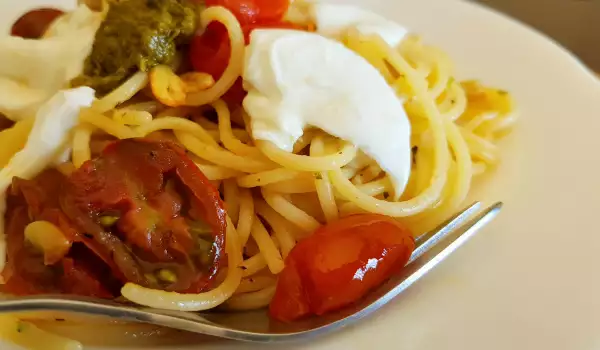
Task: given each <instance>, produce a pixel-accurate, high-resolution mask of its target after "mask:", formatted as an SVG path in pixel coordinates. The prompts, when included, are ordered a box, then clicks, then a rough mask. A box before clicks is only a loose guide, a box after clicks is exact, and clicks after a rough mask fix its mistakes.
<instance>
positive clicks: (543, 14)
mask: <svg viewBox="0 0 600 350" xmlns="http://www.w3.org/2000/svg"><path fill="white" fill-rule="evenodd" d="M472 1H475V2H479V3H481V4H485V5H487V6H489V7H491V8H494V9H497V10H499V11H501V12H504V13H506V14H508V15H510V16H511V17H514V18H516V19H518V20H520V21H521V22H524V23H527V24H529V25H530V26H532V27H534V28H536V29H538V30H540V31H542V32H544V33H546V34H547V35H549V36H550V37H552V38H554V39H555V40H556V41H558V42H559V43H560V44H562V45H563V46H565V47H567V48H568V49H569V50H571V51H572V52H574V53H575V54H576V55H577V56H579V57H580V58H581V60H582V61H583V62H584V63H585V64H587V65H588V66H589V67H590V68H591V69H593V70H595V71H596V72H600V0H472Z"/></svg>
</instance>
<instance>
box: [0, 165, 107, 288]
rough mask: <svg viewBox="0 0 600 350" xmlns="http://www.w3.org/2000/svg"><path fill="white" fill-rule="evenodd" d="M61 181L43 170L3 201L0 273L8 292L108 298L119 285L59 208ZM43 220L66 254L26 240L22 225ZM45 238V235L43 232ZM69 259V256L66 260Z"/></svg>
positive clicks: (19, 184)
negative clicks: (3, 244) (3, 261)
mask: <svg viewBox="0 0 600 350" xmlns="http://www.w3.org/2000/svg"><path fill="white" fill-rule="evenodd" d="M65 181H66V177H65V176H64V175H63V174H61V173H60V172H58V171H57V170H46V171H44V172H43V173H41V174H40V175H39V176H37V177H36V178H35V179H34V180H22V179H17V178H16V179H14V180H13V184H12V187H11V189H10V190H9V193H8V196H7V202H8V210H7V213H6V218H7V224H6V235H7V253H8V254H7V255H8V259H7V263H6V268H5V269H4V270H3V272H2V277H3V278H4V280H5V281H6V283H5V284H4V285H3V286H2V290H3V291H4V292H7V293H12V294H18V295H28V294H40V293H66V294H79V295H87V296H94V297H100V298H110V297H113V296H115V295H116V292H117V291H118V286H117V284H116V280H115V279H114V278H112V277H111V274H110V269H109V268H108V267H106V266H105V265H104V264H102V261H101V260H100V259H98V258H97V257H96V256H95V255H94V254H93V253H92V252H91V251H90V250H89V249H88V248H87V247H86V245H85V244H83V242H82V241H81V240H80V235H79V234H78V232H77V230H76V229H75V228H74V227H73V226H72V225H71V223H70V220H69V218H68V217H67V216H66V215H65V214H64V213H63V212H62V210H61V209H60V204H59V197H60V193H61V188H62V186H63V184H64V183H65ZM33 221H38V222H39V221H45V222H47V223H49V224H51V225H54V226H55V227H57V228H58V229H59V230H60V234H62V235H63V237H61V240H62V241H63V242H65V244H66V245H67V247H66V248H67V249H66V250H65V249H60V250H52V246H51V247H49V248H50V250H49V251H47V250H46V251H44V249H40V247H35V246H34V245H33V244H32V242H29V241H27V240H26V239H25V234H24V232H25V230H26V227H27V225H29V224H30V223H31V222H33ZM44 233H46V232H44ZM67 254H68V256H67Z"/></svg>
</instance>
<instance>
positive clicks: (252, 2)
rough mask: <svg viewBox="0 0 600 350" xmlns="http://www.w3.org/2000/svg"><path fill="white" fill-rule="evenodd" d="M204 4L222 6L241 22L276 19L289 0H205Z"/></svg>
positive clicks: (283, 12)
mask: <svg viewBox="0 0 600 350" xmlns="http://www.w3.org/2000/svg"><path fill="white" fill-rule="evenodd" d="M206 6H223V7H225V8H226V9H228V10H229V11H231V13H233V14H234V15H235V17H236V18H237V19H238V21H240V23H241V24H247V23H256V22H261V21H269V20H278V19H281V18H282V17H283V15H285V13H286V11H287V9H288V7H289V6H290V1H289V0H206Z"/></svg>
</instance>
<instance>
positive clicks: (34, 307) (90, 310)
mask: <svg viewBox="0 0 600 350" xmlns="http://www.w3.org/2000/svg"><path fill="white" fill-rule="evenodd" d="M480 207H481V204H480V203H479V202H477V203H475V204H473V205H471V206H470V207H468V208H466V209H465V210H463V211H461V212H460V213H458V214H456V215H455V216H453V217H452V218H450V219H449V220H447V221H446V222H445V223H443V224H442V225H440V226H439V227H438V228H436V229H435V230H432V231H431V232H429V233H426V234H424V235H422V236H420V237H419V238H417V240H416V241H417V248H416V249H415V251H414V252H413V254H412V256H411V258H410V260H409V262H408V264H407V265H406V267H404V269H403V270H402V271H401V272H400V273H399V274H397V275H395V276H393V277H392V278H391V279H390V280H389V281H387V282H386V283H385V284H384V285H382V286H381V287H379V288H378V289H376V290H375V291H373V292H372V293H370V294H369V295H368V296H367V297H366V298H364V299H362V300H361V301H359V302H358V303H357V304H355V305H353V306H351V307H347V308H345V309H342V310H340V311H338V312H334V313H330V314H327V315H324V316H320V317H313V318H308V319H305V320H301V321H297V322H292V323H281V322H276V321H273V320H271V319H269V317H268V315H267V313H266V312H265V311H264V310H259V311H252V312H242V313H226V312H219V311H213V312H204V313H189V312H178V311H167V310H159V309H153V308H147V307H141V306H132V305H124V304H119V303H116V302H112V301H104V300H98V299H90V298H74V297H72V296H54V295H53V296H36V297H30V298H15V299H8V300H4V301H0V313H28V312H68V313H75V314H80V315H82V314H83V315H88V316H103V317H107V318H110V319H113V320H119V321H128V322H141V323H148V324H154V325H159V326H163V327H168V328H174V329H180V330H184V331H189V332H194V333H201V334H206V335H211V336H216V337H221V338H228V339H235V340H242V341H251V342H280V341H292V340H301V339H307V338H311V337H314V336H317V335H321V334H324V333H328V332H332V331H334V330H337V329H340V328H342V327H345V326H347V325H349V324H351V323H354V322H356V321H358V320H360V319H362V318H364V317H365V316H367V315H369V314H371V313H373V312H374V311H376V310H377V309H379V308H380V307H382V306H383V305H385V304H387V303H388V302H389V301H390V300H392V299H393V298H394V297H396V296H397V295H398V294H400V293H402V292H403V291H404V290H406V289H407V288H408V287H409V286H411V285H412V284H413V283H415V282H416V281H417V280H419V279H420V278H421V277H423V276H424V275H425V274H426V273H427V272H429V271H431V269H433V268H434V267H435V266H436V265H437V264H439V263H440V262H441V261H442V260H444V259H445V258H446V257H447V256H448V255H450V254H451V253H452V252H454V251H455V250H456V249H457V248H458V247H459V246H461V245H462V244H463V243H464V242H466V241H467V240H468V239H469V238H471V237H472V236H473V235H474V234H475V233H476V232H477V231H478V230H479V229H481V228H482V227H483V226H484V225H486V224H487V223H488V222H490V221H491V220H492V219H493V218H494V217H495V216H496V215H497V214H498V212H499V211H500V209H501V208H502V203H496V204H494V205H492V206H491V207H489V208H487V209H485V210H483V211H481V212H480V213H479V214H477V215H475V216H474V214H475V213H476V212H478V210H479V208H480ZM471 217H472V219H470V220H469V218H471Z"/></svg>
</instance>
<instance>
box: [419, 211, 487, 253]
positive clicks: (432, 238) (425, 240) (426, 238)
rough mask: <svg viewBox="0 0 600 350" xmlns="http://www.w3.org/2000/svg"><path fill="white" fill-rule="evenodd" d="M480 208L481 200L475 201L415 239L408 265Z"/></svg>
mask: <svg viewBox="0 0 600 350" xmlns="http://www.w3.org/2000/svg"><path fill="white" fill-rule="evenodd" d="M480 208H481V202H475V203H473V204H471V205H470V206H468V207H467V208H465V209H464V210H462V211H460V212H458V213H457V214H455V215H454V216H452V217H451V218H449V219H448V220H446V221H444V222H443V223H441V224H440V225H439V226H437V227H436V228H434V229H433V230H431V231H429V232H426V233H424V234H422V235H420V236H419V237H417V239H415V242H416V243H417V247H416V248H415V251H414V252H413V253H412V255H411V257H410V260H409V261H408V263H407V265H408V264H410V263H411V262H413V261H415V260H417V259H418V258H420V257H421V256H422V255H423V254H425V253H426V252H427V251H428V250H429V249H431V247H433V246H434V245H436V244H437V243H438V242H439V241H440V240H441V239H444V237H446V236H448V234H450V233H451V232H453V231H455V230H456V229H457V228H458V227H459V226H460V225H462V224H463V223H465V222H466V221H467V219H469V218H470V217H471V216H473V214H475V213H476V212H477V211H478V210H479V209H480Z"/></svg>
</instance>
